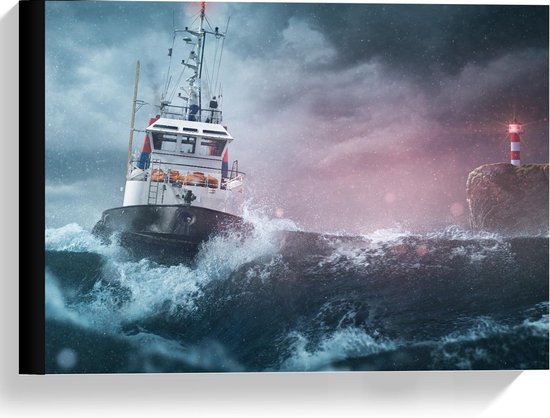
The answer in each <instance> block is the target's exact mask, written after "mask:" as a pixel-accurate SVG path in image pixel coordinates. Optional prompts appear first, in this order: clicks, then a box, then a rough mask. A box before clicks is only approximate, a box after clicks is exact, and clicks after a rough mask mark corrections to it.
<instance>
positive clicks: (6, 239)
mask: <svg viewBox="0 0 550 418" xmlns="http://www.w3.org/2000/svg"><path fill="white" fill-rule="evenodd" d="M484 3H485V4H487V3H492V2H487V1H486V2H484ZM498 3H500V4H502V2H501V1H500V2H498ZM530 3H531V4H537V3H533V2H530ZM544 3H545V2H538V4H544ZM18 20H19V6H18V5H17V2H15V1H13V0H8V1H6V0H4V1H2V2H0V63H1V64H0V141H1V147H2V154H1V155H2V157H3V158H2V159H1V160H0V176H1V179H2V181H1V185H2V193H1V194H0V269H1V274H0V325H1V326H0V341H1V344H0V415H1V416H9V417H11V416H38V415H40V416H55V417H64V416H71V417H73V416H94V417H97V416H105V415H107V416H133V417H134V416H137V417H139V416H169V415H178V416H181V415H182V414H184V415H187V416H193V417H194V416H201V417H203V416H219V417H233V416H235V417H237V416H238V417H242V416H245V417H256V416H262V417H263V416H320V417H324V416H341V417H346V416H355V415H358V414H361V415H363V414H371V415H373V416H395V417H402V416H405V415H406V416H412V417H450V416H457V417H463V416H483V417H503V416H520V417H522V416H548V412H550V402H549V401H548V398H549V394H550V372H549V371H529V372H507V371H502V372H419V373H416V372H392V373H390V372H369V373H293V374H290V373H279V374H277V373H275V374H206V375H205V374H202V375H201V374H196V375H133V376H132V375H117V376H101V375H95V376H92V375H89V376H19V375H18V287H19V285H18V283H19V280H21V283H23V286H22V291H23V292H24V291H25V288H26V286H25V285H24V282H25V279H26V278H24V277H22V278H19V274H18V257H19V249H18V247H19V239H20V238H19V231H18V223H19V214H18V211H19V205H18V196H19V195H18V193H19V192H21V193H24V192H25V186H24V185H25V182H27V181H32V179H21V189H19V184H18V182H17V179H18V169H19V168H18V159H19V150H18V149H17V147H16V143H17V142H16V141H15V139H16V138H19V146H21V150H22V151H23V152H25V151H29V150H30V146H29V145H30V144H29V142H27V139H28V138H25V135H24V133H22V134H21V136H20V137H19V134H20V132H19V120H18V118H19V111H18V105H19V92H18V81H19V75H18V71H19V69H18V56H19V55H18V54H19V45H18V28H19V22H18ZM29 29H30V28H29ZM21 53H26V51H21ZM26 100H32V98H26ZM29 123H32V121H30V122H29ZM21 216H23V217H25V216H28V215H27V214H26V213H25V212H24V211H23V212H22V213H21ZM21 235H22V236H23V239H24V236H25V233H24V231H21ZM30 258H31V257H30V256H29V254H23V259H24V262H29V260H30Z"/></svg>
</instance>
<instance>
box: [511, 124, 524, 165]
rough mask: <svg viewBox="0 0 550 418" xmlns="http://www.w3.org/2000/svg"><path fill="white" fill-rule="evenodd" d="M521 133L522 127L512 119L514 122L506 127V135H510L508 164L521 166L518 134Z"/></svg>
mask: <svg viewBox="0 0 550 418" xmlns="http://www.w3.org/2000/svg"><path fill="white" fill-rule="evenodd" d="M522 133H523V126H522V125H521V123H519V122H518V121H517V119H516V118H514V121H513V122H512V123H511V124H509V125H508V134H509V135H510V164H513V165H518V166H519V165H521V159H520V156H519V151H520V138H519V134H522Z"/></svg>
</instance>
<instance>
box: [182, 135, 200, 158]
mask: <svg viewBox="0 0 550 418" xmlns="http://www.w3.org/2000/svg"><path fill="white" fill-rule="evenodd" d="M196 142H197V138H195V137H193V136H184V137H183V138H182V140H181V146H180V152H181V153H183V154H194V153H195V146H196Z"/></svg>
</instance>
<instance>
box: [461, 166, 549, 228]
mask: <svg viewBox="0 0 550 418" xmlns="http://www.w3.org/2000/svg"><path fill="white" fill-rule="evenodd" d="M466 193H467V198H468V205H469V208H470V226H471V227H472V228H473V229H475V230H485V231H492V232H500V233H505V234H512V235H540V234H548V164H525V165H522V166H519V167H516V166H513V165H512V164H508V163H497V164H487V165H482V166H480V167H478V168H476V169H475V170H473V171H472V172H471V173H470V175H469V176H468V181H467V182H466Z"/></svg>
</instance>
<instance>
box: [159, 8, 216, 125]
mask: <svg viewBox="0 0 550 418" xmlns="http://www.w3.org/2000/svg"><path fill="white" fill-rule="evenodd" d="M205 21H207V18H206V3H205V2H201V10H200V15H199V27H198V28H197V29H190V28H189V27H185V29H184V30H175V32H176V33H177V32H185V33H187V34H189V35H191V36H192V37H186V38H183V40H184V41H185V42H186V43H187V44H188V45H193V48H192V50H191V52H190V53H189V56H188V58H187V60H182V62H181V63H182V65H184V66H185V67H187V68H190V69H191V70H192V71H193V74H192V75H191V76H190V77H188V78H187V79H186V82H187V84H188V91H187V94H188V97H187V115H186V116H187V119H188V120H201V116H202V115H201V111H202V72H203V65H204V51H205V48H204V47H205V42H206V34H210V35H214V36H215V37H216V38H224V37H225V34H223V33H220V32H219V30H218V28H217V27H216V28H215V30H214V31H213V32H212V31H209V30H206V29H205V27H204V23H205ZM193 38H195V39H193ZM170 54H171V51H170ZM165 104H168V102H167V103H165ZM218 112H219V111H218Z"/></svg>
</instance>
